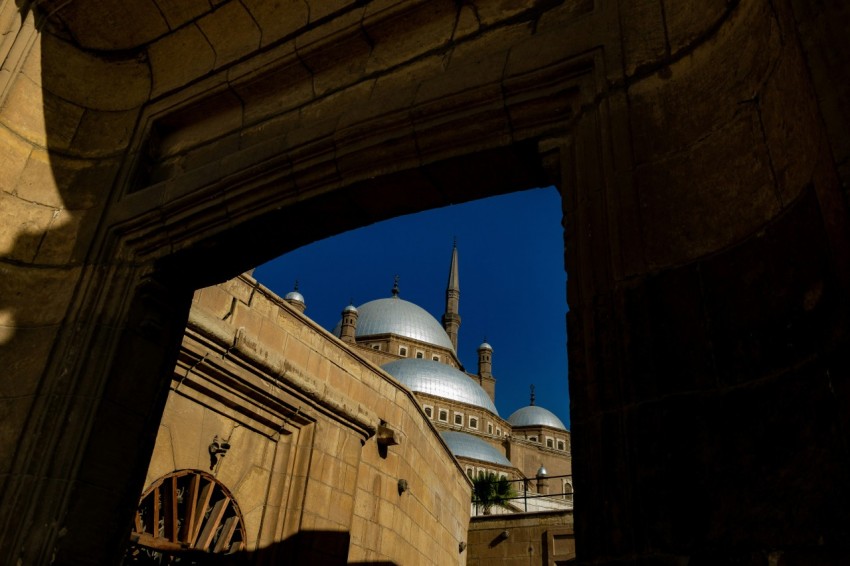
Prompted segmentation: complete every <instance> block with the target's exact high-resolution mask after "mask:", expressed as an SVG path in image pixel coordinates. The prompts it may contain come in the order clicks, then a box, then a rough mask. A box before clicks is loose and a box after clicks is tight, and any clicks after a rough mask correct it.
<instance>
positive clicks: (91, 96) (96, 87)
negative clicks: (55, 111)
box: [34, 34, 151, 111]
mask: <svg viewBox="0 0 850 566" xmlns="http://www.w3.org/2000/svg"><path fill="white" fill-rule="evenodd" d="M42 41H43V42H44V45H43V46H42V53H43V55H42V57H41V69H40V74H36V75H35V76H40V75H41V76H46V77H49V80H48V81H47V82H46V83H44V85H43V86H44V88H45V89H46V90H48V91H50V92H52V93H53V94H55V95H56V96H58V97H61V98H62V99H63V100H66V101H68V102H71V103H74V104H76V105H78V106H82V107H84V108H89V109H92V110H101V111H121V110H130V109H132V108H137V107H139V106H141V105H142V104H144V103H145V102H146V101H147V99H148V95H149V94H150V88H151V77H150V67H149V66H148V65H147V62H146V61H145V60H144V59H142V58H140V57H130V58H127V59H123V60H122V59H115V58H109V59H106V58H103V57H98V56H95V55H92V54H90V53H87V52H85V51H81V50H80V49H79V48H78V47H76V46H74V45H72V44H70V43H66V42H64V41H62V40H60V39H58V38H56V37H55V36H53V35H51V34H47V35H44V36H43V39H42ZM37 72H38V70H35V71H34V73H37ZM116 84H120V85H121V88H120V89H119V88H115V85H116Z"/></svg>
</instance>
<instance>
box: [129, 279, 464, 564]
mask: <svg viewBox="0 0 850 566" xmlns="http://www.w3.org/2000/svg"><path fill="white" fill-rule="evenodd" d="M382 422H383V423H384V426H386V427H389V428H390V429H392V430H393V432H394V433H395V435H396V438H397V439H398V441H399V444H398V445H395V446H390V447H389V448H387V449H384V450H383V451H382V450H379V447H378V444H377V440H376V431H377V429H378V427H379V425H380V423H382ZM214 436H218V438H219V439H220V440H227V441H228V443H229V444H230V449H229V451H228V452H227V453H226V454H225V455H224V456H223V457H221V459H220V461H219V462H218V463H217V464H216V465H215V466H213V467H212V469H210V464H211V461H210V453H209V449H208V448H209V445H210V443H211V442H212V440H213V437H214ZM181 469H201V470H210V471H211V472H212V473H214V474H215V476H216V478H217V479H218V480H219V481H220V482H222V483H223V484H224V485H225V486H226V487H227V488H228V489H229V490H230V492H231V493H232V494H233V496H234V498H235V499H236V501H237V503H238V504H239V506H240V507H241V510H242V514H243V517H244V521H245V527H246V531H247V532H246V542H247V549H246V550H247V552H248V553H249V554H251V555H257V556H262V558H263V560H272V559H273V557H274V556H286V557H287V559H288V560H291V559H292V557H293V556H298V557H299V560H302V561H305V563H319V562H324V563H341V562H343V563H344V562H345V561H350V562H392V563H395V564H432V563H435V562H436V563H439V564H452V563H462V562H463V557H462V556H460V553H459V552H458V544H459V543H460V542H462V541H465V540H466V529H467V522H468V519H469V501H470V497H471V495H470V493H471V492H470V485H469V482H468V481H467V480H466V478H465V476H464V473H463V470H461V469H460V468H459V467H458V465H457V463H456V462H455V460H454V458H453V457H452V456H451V453H450V452H449V450H448V448H447V447H446V446H445V444H444V443H443V442H442V441H441V439H440V438H439V434H438V433H437V431H436V430H435V429H434V428H433V427H432V426H431V425H430V424H429V422H428V419H427V417H426V416H425V415H424V413H423V412H422V411H421V409H420V408H419V406H418V404H417V403H416V400H415V398H414V397H413V396H412V395H411V394H410V392H408V391H407V390H405V389H404V388H402V387H401V386H399V385H398V384H397V383H396V382H395V381H394V380H393V379H392V378H390V377H388V376H387V375H386V374H384V373H383V372H381V371H379V370H377V369H376V368H375V367H374V366H372V365H371V364H369V363H368V362H366V361H364V360H363V359H362V358H360V357H359V355H358V354H357V353H355V352H352V351H351V350H349V349H348V348H347V347H346V346H344V345H342V343H340V342H339V341H338V340H337V339H336V338H334V337H333V336H332V335H330V334H329V333H328V332H326V331H324V330H323V329H322V328H320V327H319V326H318V325H316V324H315V323H314V322H312V321H311V320H310V319H308V318H306V317H304V316H303V315H301V314H300V313H298V312H297V311H295V310H294V309H292V308H291V307H290V306H289V305H288V304H286V302H285V301H281V300H280V299H279V298H277V297H276V296H274V295H273V294H271V293H269V292H268V290H266V289H265V288H264V287H262V286H260V285H259V284H258V283H257V282H256V281H254V280H252V279H250V278H247V277H245V276H243V277H240V278H239V279H235V280H232V281H229V282H227V283H225V284H222V285H219V286H216V287H210V288H206V289H201V290H200V291H198V292H197V293H196V294H195V298H194V300H193V307H192V311H191V312H190V317H189V329H188V330H187V333H186V336H185V338H184V341H183V347H182V351H181V354H180V358H179V363H178V366H177V368H176V369H175V372H174V378H173V382H172V387H171V392H170V393H169V396H168V401H167V403H166V406H165V412H164V415H163V419H162V423H161V425H160V429H159V434H158V436H157V440H156V444H155V448H154V452H153V457H152V459H151V463H150V466H149V468H148V471H147V476H146V479H145V485H150V484H152V483H153V482H154V481H155V480H157V479H158V478H160V477H162V476H163V475H165V474H167V473H170V472H172V471H175V470H181ZM401 479H404V480H406V481H407V486H408V490H407V491H405V492H403V493H400V492H399V489H398V482H399V480H401ZM305 541H307V542H305Z"/></svg>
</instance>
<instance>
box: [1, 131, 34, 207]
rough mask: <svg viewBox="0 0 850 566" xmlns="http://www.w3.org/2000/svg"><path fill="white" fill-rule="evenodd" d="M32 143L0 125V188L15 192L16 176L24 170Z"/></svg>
mask: <svg viewBox="0 0 850 566" xmlns="http://www.w3.org/2000/svg"><path fill="white" fill-rule="evenodd" d="M31 151H32V145H31V144H29V143H27V142H25V141H24V140H22V139H21V138H20V137H18V136H17V135H15V134H14V133H13V132H12V131H11V130H9V129H8V128H6V127H3V126H0V190H2V191H4V192H7V193H11V194H15V187H16V186H17V181H18V176H19V175H20V174H21V172H22V171H23V170H24V167H25V166H26V164H27V159H28V158H29V155H30V152H31Z"/></svg>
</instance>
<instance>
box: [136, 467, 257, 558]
mask: <svg viewBox="0 0 850 566" xmlns="http://www.w3.org/2000/svg"><path fill="white" fill-rule="evenodd" d="M130 543H131V546H130V548H129V549H128V551H127V553H126V555H125V558H124V562H125V563H127V564H143V563H156V564H176V563H180V564H191V563H197V564H203V563H206V562H210V561H215V560H214V559H213V556H211V555H222V554H232V553H235V552H239V551H240V550H243V549H244V547H245V527H244V522H243V520H242V513H241V512H240V511H239V506H238V505H237V504H236V501H235V500H234V499H233V496H232V495H231V494H230V492H229V491H228V490H227V488H225V487H224V486H223V485H222V484H221V483H219V482H218V481H217V480H216V479H215V478H214V477H213V476H211V475H210V474H208V473H206V472H202V471H200V470H180V471H177V472H173V473H171V474H168V475H166V476H163V477H162V478H160V479H158V480H157V481H155V482H154V483H153V485H151V486H150V487H149V488H148V489H147V490H146V491H145V493H144V494H143V495H142V499H141V501H140V503H139V507H138V509H137V511H136V517H135V523H134V526H133V532H132V534H131V535H130ZM210 559H213V560H210Z"/></svg>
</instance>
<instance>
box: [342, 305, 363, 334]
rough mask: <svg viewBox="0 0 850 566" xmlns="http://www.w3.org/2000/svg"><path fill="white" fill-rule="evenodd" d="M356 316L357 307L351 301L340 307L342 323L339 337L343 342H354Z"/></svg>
mask: <svg viewBox="0 0 850 566" xmlns="http://www.w3.org/2000/svg"><path fill="white" fill-rule="evenodd" d="M358 316H359V313H358V312H357V308H356V307H355V306H354V305H353V304H351V303H349V304H348V306H347V307H345V308H344V309H342V324H341V326H340V331H339V337H340V339H341V340H342V341H343V342H348V343H349V344H354V342H355V336H356V334H357V317H358Z"/></svg>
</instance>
